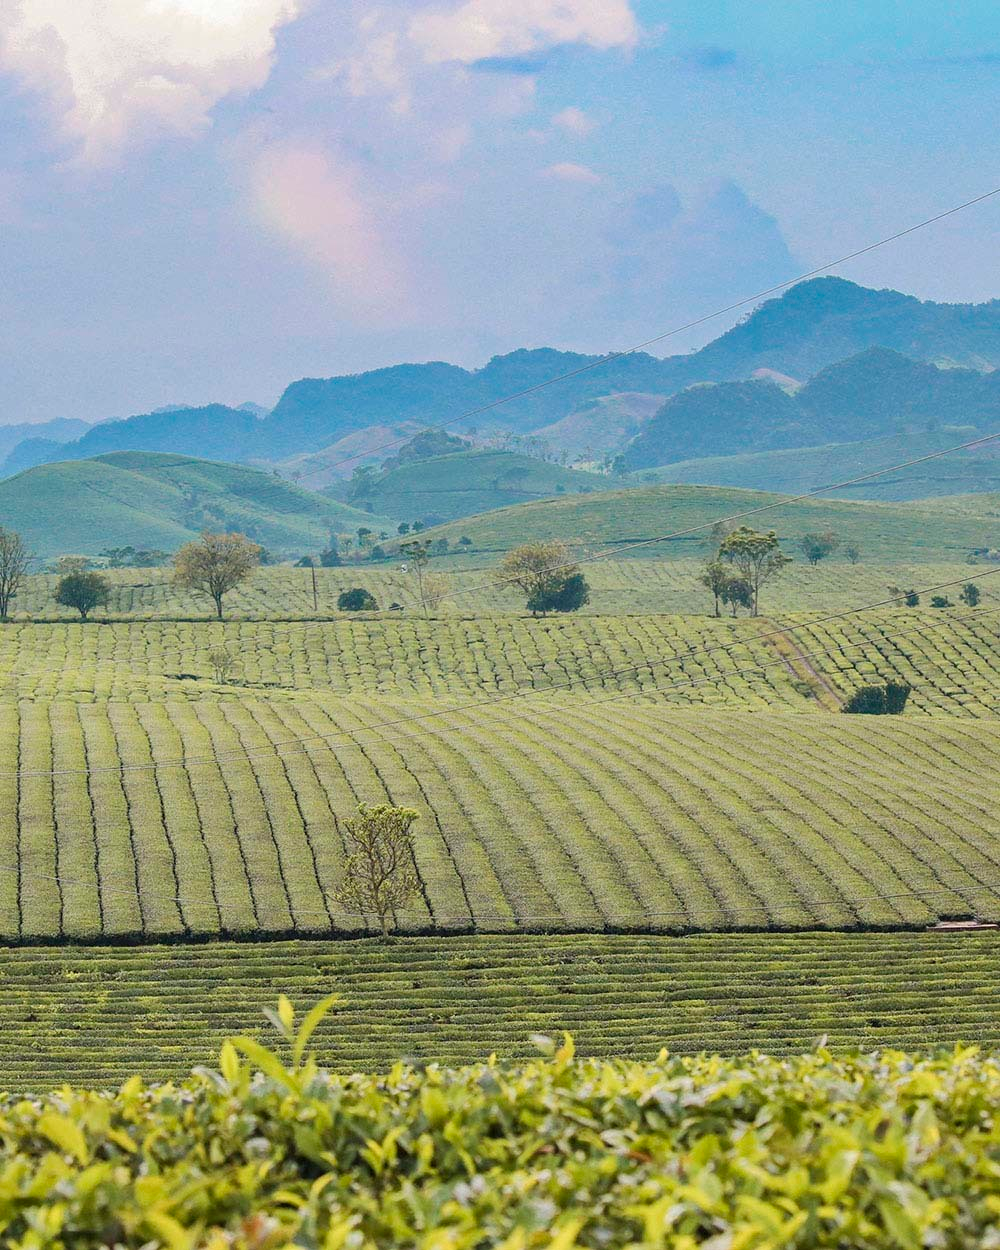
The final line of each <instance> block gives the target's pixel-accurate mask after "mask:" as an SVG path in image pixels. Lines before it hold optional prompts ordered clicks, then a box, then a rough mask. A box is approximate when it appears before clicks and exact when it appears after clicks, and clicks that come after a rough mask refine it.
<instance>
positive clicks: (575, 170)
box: [545, 161, 601, 185]
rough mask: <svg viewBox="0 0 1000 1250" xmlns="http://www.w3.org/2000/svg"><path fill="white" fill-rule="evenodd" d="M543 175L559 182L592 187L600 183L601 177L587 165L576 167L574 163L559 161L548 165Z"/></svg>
mask: <svg viewBox="0 0 1000 1250" xmlns="http://www.w3.org/2000/svg"><path fill="white" fill-rule="evenodd" d="M545 173H546V174H547V175H548V177H550V178H557V179H558V180H559V181H560V182H582V183H587V184H590V185H593V184H594V183H597V182H600V181H601V175H600V174H598V173H595V172H594V170H592V169H591V168H590V167H589V166H588V165H578V164H577V163H576V162H575V161H559V162H557V164H555V165H550V166H549V167H548V169H546V170H545Z"/></svg>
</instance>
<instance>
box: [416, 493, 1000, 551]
mask: <svg viewBox="0 0 1000 1250" xmlns="http://www.w3.org/2000/svg"><path fill="white" fill-rule="evenodd" d="M779 498H780V496H776V495H770V494H765V493H764V492H761V491H751V490H737V489H735V488H731V487H722V486H674V485H666V486H641V487H631V488H630V489H627V490H617V491H603V492H601V493H600V494H592V495H572V496H560V497H558V498H556V499H547V500H543V501H541V502H539V503H527V504H520V505H518V506H517V507H513V508H502V509H500V510H498V511H496V512H489V513H484V514H483V515H481V516H478V517H466V518H465V519H464V520H461V521H453V522H451V523H449V524H447V525H441V526H438V527H437V528H435V529H432V530H428V531H427V534H428V535H429V536H430V537H431V538H432V539H436V538H439V537H442V538H448V539H449V541H451V542H455V541H457V540H458V539H459V538H460V537H461V536H462V535H463V534H465V535H467V536H468V537H469V538H471V539H472V540H473V542H474V543H475V546H476V548H477V549H478V550H480V551H488V550H492V551H501V550H508V549H509V548H511V547H514V546H517V544H518V543H523V542H528V541H533V540H538V539H542V538H562V539H565V540H566V541H567V542H575V543H580V544H582V545H584V546H591V547H604V546H610V547H616V546H621V547H624V546H625V545H626V544H628V543H630V542H635V541H636V540H639V539H647V538H654V537H656V536H658V535H660V534H668V533H672V532H673V531H676V530H683V529H687V528H689V527H692V526H696V525H704V524H705V523H706V522H707V523H708V524H711V523H712V522H714V521H717V520H718V519H719V518H720V517H724V516H727V515H730V514H735V513H737V512H742V511H745V510H749V509H752V508H757V507H760V506H762V505H765V504H768V503H771V502H774V501H776V500H777V499H779ZM986 498H987V499H988V498H989V497H986ZM972 507H975V504H974V503H973V505H972ZM988 507H989V504H988V503H987V504H984V508H988ZM747 523H748V524H752V525H754V526H755V528H757V529H772V528H773V529H775V530H776V531H777V532H778V536H779V537H780V538H781V539H782V540H783V541H785V542H787V543H789V544H790V545H794V543H795V541H796V539H797V538H799V537H800V536H801V535H802V534H804V533H808V532H810V531H812V530H827V529H832V530H834V531H835V532H836V533H837V534H838V535H839V536H840V538H841V540H842V541H843V543H844V544H845V545H846V544H851V543H857V544H858V546H860V547H861V549H862V550H863V551H864V552H865V554H866V557H867V558H868V559H877V560H879V561H880V562H887V563H895V562H899V561H919V562H921V563H923V562H925V561H949V560H963V559H965V557H966V556H967V555H968V553H969V552H970V551H971V550H973V549H975V548H978V547H993V548H995V547H1000V518H997V517H995V516H981V515H979V514H978V513H977V512H974V511H972V510H971V509H970V511H968V512H966V511H959V512H954V513H950V512H948V511H947V510H946V509H941V508H918V507H916V506H915V505H913V504H888V503H871V502H868V501H864V502H861V501H847V500H839V501H831V500H826V499H822V500H820V499H814V500H805V501H802V502H800V503H788V504H783V505H782V506H781V507H779V508H775V509H774V510H773V511H772V512H769V513H763V514H761V515H760V516H759V517H757V518H755V519H753V520H749V521H748V522H747ZM704 545H705V535H704V534H697V535H693V536H690V537H686V538H681V539H675V540H673V541H672V542H668V543H659V544H656V545H654V546H651V547H646V548H640V549H639V550H638V551H637V552H636V553H635V554H636V555H637V556H643V557H645V558H648V557H649V556H651V555H652V556H657V557H660V558H664V557H665V558H668V559H669V558H670V557H671V556H672V555H673V554H674V553H675V552H676V553H677V554H678V555H680V554H685V553H687V552H688V551H689V550H690V549H691V548H692V547H695V548H696V549H699V550H700V549H702V548H704Z"/></svg>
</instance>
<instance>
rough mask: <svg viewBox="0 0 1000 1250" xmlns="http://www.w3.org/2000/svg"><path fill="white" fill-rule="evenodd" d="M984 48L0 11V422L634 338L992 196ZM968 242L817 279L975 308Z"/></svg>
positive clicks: (474, 19)
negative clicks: (403, 363)
mask: <svg viewBox="0 0 1000 1250" xmlns="http://www.w3.org/2000/svg"><path fill="white" fill-rule="evenodd" d="M998 27H1000V17H998V14H997V9H996V6H995V4H987V3H957V4H952V5H951V6H949V7H947V8H945V7H943V6H940V5H939V4H936V5H931V4H929V3H924V2H923V0H910V2H909V3H907V4H905V5H904V4H902V3H892V4H890V3H884V2H876V3H871V2H870V0H869V3H866V4H862V3H860V2H858V3H853V2H852V3H846V2H842V3H837V4H832V5H818V4H805V5H804V4H802V3H780V4H778V3H771V4H767V5H747V4H746V3H745V2H744V3H740V4H737V3H712V2H711V0H709V2H708V3H706V0H701V2H700V3H695V2H694V0H680V2H678V3H662V4H661V3H653V2H652V0H418V2H416V3H415V2H414V0H409V3H406V4H402V3H396V2H395V0H387V3H385V4H382V5H379V6H374V5H372V4H371V3H362V2H361V0H155V2H154V0H8V3H6V4H5V5H4V8H3V12H2V14H0V274H2V282H0V370H2V376H3V378H4V386H3V403H2V407H0V421H4V422H9V421H18V420H41V419H45V418H48V417H54V416H82V417H84V418H88V419H100V418H104V417H109V416H124V415H128V414H130V413H134V412H141V411H146V410H148V409H150V408H153V407H157V406H159V405H162V404H168V403H178V402H186V403H203V402H210V401H213V400H218V401H222V402H231V403H239V402H242V401H244V400H254V401H257V402H261V403H270V402H273V401H274V399H275V398H276V397H277V395H278V393H279V392H280V391H281V389H282V388H283V386H284V385H285V384H286V383H287V382H289V381H291V380H292V379H294V378H297V377H301V376H305V375H311V376H317V375H318V376H326V375H330V374H333V373H341V372H348V371H353V370H358V369H364V368H370V367H374V366H378V365H382V364H391V363H395V362H397V361H400V360H404V359H408V360H426V359H447V360H453V361H456V362H458V363H462V364H466V365H475V364H479V363H482V362H483V361H485V360H486V359H487V358H488V357H489V356H490V355H492V354H493V353H495V352H499V351H505V350H509V349H512V348H515V347H519V346H525V345H527V346H532V345H538V344H551V345H554V346H559V347H572V348H579V349H584V350H591V351H604V350H608V349H612V348H620V347H622V346H626V345H628V344H629V343H630V342H632V341H636V340H639V339H642V338H644V337H647V336H648V335H651V334H655V333H659V332H661V331H662V330H664V329H667V328H669V327H670V326H672V325H674V324H677V323H679V322H682V321H685V320H688V319H690V318H693V317H696V316H700V315H702V314H704V313H706V312H708V311H710V310H711V309H712V308H713V307H716V306H719V305H722V304H724V303H727V302H730V301H732V300H734V299H738V298H740V297H741V296H743V295H746V294H748V293H750V292H752V291H753V290H756V289H758V288H761V287H764V286H767V285H770V284H771V283H774V282H779V281H782V280H784V279H786V278H789V277H791V276H793V275H794V274H795V273H796V272H799V271H801V270H804V269H808V268H810V267H812V266H813V265H816V264H820V263H822V262H823V261H825V260H826V259H828V258H830V257H832V256H835V255H838V254H841V253H844V252H847V251H850V250H851V249H852V248H854V247H856V246H859V245H861V244H864V243H865V242H868V241H870V240H871V239H873V238H877V237H879V236H881V235H883V234H887V233H891V232H892V231H893V230H895V229H898V228H900V227H902V226H904V225H906V224H908V223H910V222H912V221H915V220H918V219H920V218H921V217H923V216H927V215H930V214H932V213H933V212H935V211H938V210H940V209H941V208H944V207H947V206H948V205H949V204H952V203H955V202H958V201H959V200H961V199H964V198H967V197H970V196H972V195H975V194H977V193H979V192H982V191H984V190H986V189H988V188H989V187H991V186H992V185H993V184H994V183H997V184H1000V161H997V159H996V158H997V146H998V140H997V135H996V132H997V127H996V106H997V96H998V92H997V87H998V83H1000V29H998ZM998 201H1000V197H998ZM998 224H1000V202H993V203H990V204H987V205H985V206H981V207H979V208H976V209H972V210H970V211H969V212H968V213H967V214H964V215H962V216H960V217H957V218H954V219H952V220H951V221H949V222H947V223H942V224H941V225H940V226H936V227H933V228H932V229H931V230H928V231H927V232H924V233H922V234H919V235H917V236H914V237H913V238H911V239H909V240H906V241H903V242H901V243H899V244H896V245H893V246H892V247H890V248H887V249H885V250H884V251H883V252H880V253H878V254H876V255H875V256H872V257H868V258H865V259H864V260H862V261H858V262H855V263H854V264H853V265H851V266H849V267H847V268H846V269H845V270H843V271H842V272H844V274H845V276H848V277H852V278H854V279H856V280H858V281H861V282H865V283H868V284H871V285H876V286H887V285H891V286H895V287H897V288H899V289H902V290H906V291H910V292H913V293H914V294H917V295H919V296H921V297H923V298H929V299H940V300H950V301H966V300H982V299H987V298H992V297H994V296H1000V280H998V278H1000V274H998V264H997V226H998ZM726 324H727V323H726V322H725V321H720V322H718V323H715V324H713V325H712V326H711V327H709V328H705V329H702V330H701V331H699V332H698V334H696V335H689V336H686V337H685V336H680V337H678V338H677V339H676V340H674V341H673V342H672V344H667V345H664V346H663V348H662V349H661V350H662V351H663V352H664V353H666V352H667V351H670V350H688V349H690V348H691V347H693V346H697V345H698V344H699V343H700V342H703V341H705V340H706V339H707V338H709V337H712V336H713V335H714V334H715V333H717V332H719V331H721V330H722V329H724V328H725V325H726Z"/></svg>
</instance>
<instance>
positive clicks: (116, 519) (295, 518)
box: [0, 452, 389, 558]
mask: <svg viewBox="0 0 1000 1250" xmlns="http://www.w3.org/2000/svg"><path fill="white" fill-rule="evenodd" d="M383 520H384V518H379V517H372V516H370V515H369V514H368V513H366V512H361V511H359V510H357V509H354V508H350V507H347V506H346V505H344V504H339V503H336V502H335V501H333V500H330V499H325V498H323V497H322V496H320V495H313V494H310V493H309V492H308V491H304V490H301V489H300V488H299V487H297V486H293V485H291V484H290V483H288V482H285V481H282V480H281V479H279V478H276V477H274V476H273V475H271V474H267V473H262V472H261V471H259V470H257V469H248V468H243V467H240V466H237V465H231V464H220V463H217V462H215V461H210V460H196V459H192V458H189V457H180V456H174V455H164V454H159V453H155V452H115V453H113V454H111V455H108V456H99V457H97V458H96V459H93V460H78V461H61V462H57V463H55V464H47V465H39V466H38V467H36V468H34V469H28V470H26V471H25V472H24V473H19V474H18V475H17V476H16V477H12V478H8V479H7V480H6V481H3V482H0V525H5V526H10V527H11V528H13V529H16V530H18V531H20V532H21V533H22V534H23V535H24V537H25V539H26V540H27V542H28V545H29V547H30V548H31V550H32V551H33V552H34V554H35V555H36V556H39V557H43V558H44V557H50V556H55V555H60V554H64V553H66V552H73V553H76V554H81V555H95V554H97V553H98V552H99V551H101V550H103V549H104V548H107V547H119V546H126V545H130V546H133V547H145V548H149V549H153V548H155V549H159V550H164V551H173V550H174V549H175V548H176V547H178V546H179V545H180V544H181V543H184V542H187V541H188V540H189V539H191V538H195V537H197V535H198V534H199V533H200V532H201V531H202V530H203V529H206V528H207V529H237V530H241V531H242V532H244V533H246V534H248V535H249V536H250V537H251V538H253V539H255V540H256V541H257V542H260V543H261V544H262V545H263V546H265V547H267V548H269V549H272V550H274V551H276V552H282V553H299V552H301V551H302V550H303V549H305V550H315V549H316V548H317V547H319V546H321V545H323V544H324V543H325V541H326V539H327V536H328V533H329V531H330V528H331V527H333V528H335V529H337V530H353V529H355V528H357V527H358V526H360V525H373V524H379V523H380V522H381V521H383ZM385 523H386V524H389V522H388V521H387V520H385Z"/></svg>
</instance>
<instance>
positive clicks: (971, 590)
mask: <svg viewBox="0 0 1000 1250" xmlns="http://www.w3.org/2000/svg"><path fill="white" fill-rule="evenodd" d="M958 597H959V599H961V600H962V602H963V603H964V604H965V605H966V607H969V608H977V607H978V606H979V600H980V599H981V598H982V593H981V591H980V589H979V587H978V586H977V585H976V583H975V582H966V583H965V585H964V586H963V587H962V589H961V592H960V593H959V596H958Z"/></svg>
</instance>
